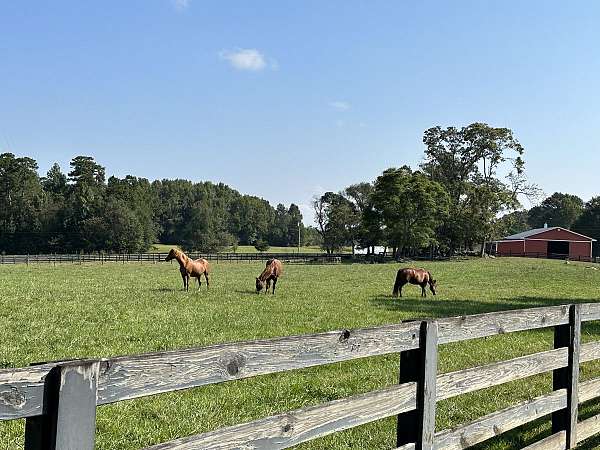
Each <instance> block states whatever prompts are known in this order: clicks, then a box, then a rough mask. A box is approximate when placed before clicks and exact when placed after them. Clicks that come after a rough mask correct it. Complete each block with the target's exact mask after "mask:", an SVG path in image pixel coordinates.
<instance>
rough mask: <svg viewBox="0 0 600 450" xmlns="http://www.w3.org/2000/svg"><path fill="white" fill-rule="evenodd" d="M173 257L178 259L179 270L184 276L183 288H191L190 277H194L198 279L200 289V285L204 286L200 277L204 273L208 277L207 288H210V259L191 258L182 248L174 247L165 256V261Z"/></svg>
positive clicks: (187, 289) (182, 276) (186, 289)
mask: <svg viewBox="0 0 600 450" xmlns="http://www.w3.org/2000/svg"><path fill="white" fill-rule="evenodd" d="M172 259H176V260H177V262H178V263H179V272H181V278H183V290H185V291H189V290H190V277H194V278H196V279H197V280H198V290H200V286H202V281H200V277H201V276H202V275H203V274H204V278H206V289H208V288H209V283H208V273H209V271H210V266H209V265H208V261H207V260H206V259H204V258H200V259H196V260H193V259H190V258H188V257H187V256H186V254H185V253H183V252H182V251H181V250H177V249H174V248H172V249H171V251H170V252H169V254H168V255H167V257H166V258H165V261H171V260H172Z"/></svg>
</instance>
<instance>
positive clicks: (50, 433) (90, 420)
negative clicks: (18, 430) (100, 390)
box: [25, 360, 100, 450]
mask: <svg viewBox="0 0 600 450" xmlns="http://www.w3.org/2000/svg"><path fill="white" fill-rule="evenodd" d="M99 367H100V362H99V361H90V360H86V361H72V362H66V363H64V364H61V365H59V366H56V367H55V368H53V369H52V370H51V372H50V373H49V374H48V376H47V377H46V382H45V392H44V402H45V408H44V414H43V415H42V416H37V417H32V418H28V419H27V421H26V424H25V450H73V449H77V450H93V449H94V442H95V434H96V401H97V400H96V398H97V382H98V370H99Z"/></svg>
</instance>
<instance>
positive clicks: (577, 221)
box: [313, 123, 600, 257]
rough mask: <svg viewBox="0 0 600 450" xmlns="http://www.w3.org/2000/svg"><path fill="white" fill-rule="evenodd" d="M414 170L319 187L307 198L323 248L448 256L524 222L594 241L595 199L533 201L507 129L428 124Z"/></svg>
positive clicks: (599, 206) (597, 229) (534, 191)
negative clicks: (525, 203)
mask: <svg viewBox="0 0 600 450" xmlns="http://www.w3.org/2000/svg"><path fill="white" fill-rule="evenodd" d="M423 143H424V145H425V153H424V155H423V160H422V162H421V164H420V165H419V167H418V168H417V169H416V170H413V169H412V168H410V167H408V166H406V165H405V166H402V167H400V168H390V169H387V170H385V171H384V172H383V173H382V174H381V175H380V176H378V177H377V179H375V180H374V181H372V182H362V183H358V184H354V185H351V186H349V187H347V188H346V189H344V190H342V191H341V192H326V193H325V194H323V195H321V196H319V197H316V198H315V199H314V201H313V208H314V212H315V222H316V224H317V227H316V228H317V231H318V232H319V234H320V236H321V238H322V241H323V244H322V245H323V247H324V248H325V249H326V250H327V251H328V252H335V251H338V250H339V249H341V248H342V247H343V246H345V245H352V246H353V248H354V246H357V247H361V248H365V249H367V251H368V252H369V253H372V252H375V246H384V247H387V248H389V249H390V250H391V253H392V254H393V255H394V256H395V257H396V256H403V255H415V254H434V253H435V254H442V255H452V254H457V253H460V252H465V251H474V250H475V249H477V250H478V251H481V252H482V253H483V252H484V251H485V249H486V248H487V247H488V246H487V245H486V244H488V243H489V242H490V241H492V240H495V239H499V238H502V237H504V236H507V235H510V234H514V233H518V232H521V231H525V230H527V229H530V228H538V227H543V226H544V224H548V225H549V226H561V227H565V228H570V229H573V230H574V231H577V232H579V233H582V234H585V235H588V236H591V237H594V238H597V239H600V197H595V198H593V199H592V200H590V201H589V202H587V203H585V204H584V202H583V201H582V200H581V199H580V198H579V197H577V196H575V195H570V194H561V193H555V194H553V195H552V196H550V197H548V198H546V199H545V200H544V201H542V202H541V203H540V204H539V205H538V206H535V207H533V208H531V209H530V210H525V209H523V207H522V205H521V202H520V199H522V198H523V197H524V196H525V197H528V198H530V199H531V200H532V201H534V202H535V203H537V200H538V199H539V198H540V197H541V190H540V189H539V188H538V187H537V186H536V185H535V184H533V183H530V182H529V181H528V180H527V177H526V175H525V162H524V159H523V155H524V148H523V146H522V145H521V144H520V143H519V141H518V140H517V139H516V138H515V137H514V135H513V132H512V131H511V130H510V129H508V128H495V127H491V126H489V125H487V124H484V123H473V124H471V125H468V126H466V127H462V128H456V127H448V128H441V127H439V126H437V127H433V128H429V129H428V130H426V131H425V133H424V135H423Z"/></svg>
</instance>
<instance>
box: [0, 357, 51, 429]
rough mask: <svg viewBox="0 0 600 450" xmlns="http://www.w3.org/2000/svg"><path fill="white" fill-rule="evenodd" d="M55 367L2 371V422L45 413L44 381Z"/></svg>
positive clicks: (0, 380)
mask: <svg viewBox="0 0 600 450" xmlns="http://www.w3.org/2000/svg"><path fill="white" fill-rule="evenodd" d="M53 366H54V365H41V366H32V367H23V368H18V369H1V370H0V420H12V419H21V418H25V417H33V416H38V415H40V414H42V413H43V411H44V379H45V377H46V376H47V375H48V373H49V372H50V370H51V369H52V367H53Z"/></svg>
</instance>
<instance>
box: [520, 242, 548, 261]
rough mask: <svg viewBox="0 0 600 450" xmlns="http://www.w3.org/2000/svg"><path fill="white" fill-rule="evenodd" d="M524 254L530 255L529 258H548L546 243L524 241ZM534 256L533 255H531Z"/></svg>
mask: <svg viewBox="0 0 600 450" xmlns="http://www.w3.org/2000/svg"><path fill="white" fill-rule="evenodd" d="M525 253H530V254H531V255H530V256H537V254H538V253H539V256H540V257H542V256H548V241H528V240H526V241H525ZM534 253H535V254H536V255H533V254H534Z"/></svg>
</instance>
